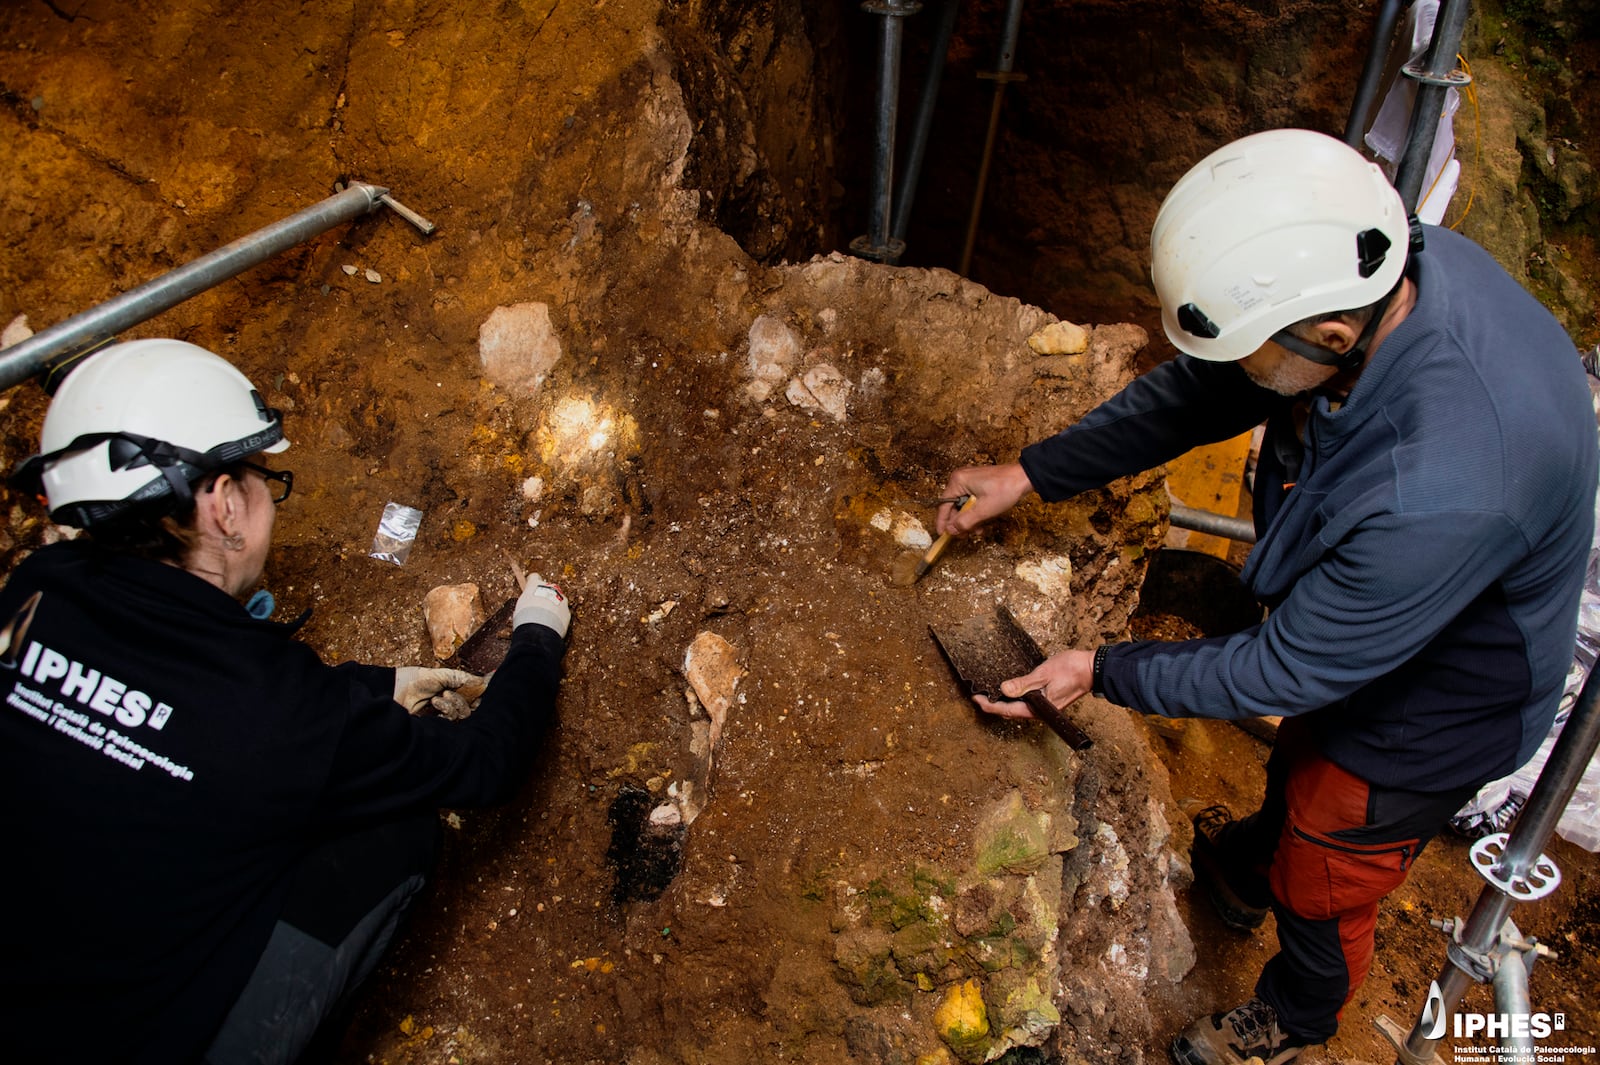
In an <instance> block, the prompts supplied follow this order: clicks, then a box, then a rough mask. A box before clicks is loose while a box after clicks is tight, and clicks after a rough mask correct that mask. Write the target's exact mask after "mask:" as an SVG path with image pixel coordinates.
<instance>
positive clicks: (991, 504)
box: [935, 462, 1033, 536]
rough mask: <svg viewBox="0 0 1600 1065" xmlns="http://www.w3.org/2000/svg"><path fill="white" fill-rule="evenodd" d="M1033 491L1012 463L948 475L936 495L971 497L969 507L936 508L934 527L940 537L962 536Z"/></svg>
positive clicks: (967, 468) (968, 468) (1019, 467)
mask: <svg viewBox="0 0 1600 1065" xmlns="http://www.w3.org/2000/svg"><path fill="white" fill-rule="evenodd" d="M1031 491H1033V482H1032V481H1030V480H1028V474H1027V472H1026V471H1024V470H1023V468H1022V464H1021V463H1019V462H1012V463H1009V464H1007V465H1005V466H965V467H962V468H961V469H959V470H957V471H956V472H954V473H952V474H951V475H950V479H949V480H948V481H946V482H945V486H944V491H943V492H942V493H940V494H941V495H943V496H944V497H945V498H947V499H955V498H957V497H960V496H971V497H972V498H973V504H972V506H970V507H968V508H967V509H966V510H960V509H959V508H957V506H956V505H955V504H954V503H943V504H940V506H939V517H938V521H937V522H936V523H935V528H936V529H937V531H938V533H939V535H940V536H943V535H944V534H946V533H950V534H952V535H955V536H965V535H966V534H967V533H969V532H971V531H972V530H973V529H976V528H977V527H978V526H980V525H982V524H983V523H984V522H986V521H988V520H989V519H990V518H994V517H997V516H999V515H1001V514H1004V513H1005V512H1006V511H1008V510H1010V509H1011V508H1012V507H1014V506H1016V505H1017V500H1019V499H1021V498H1022V497H1023V496H1025V495H1027V494H1028V493H1029V492H1031Z"/></svg>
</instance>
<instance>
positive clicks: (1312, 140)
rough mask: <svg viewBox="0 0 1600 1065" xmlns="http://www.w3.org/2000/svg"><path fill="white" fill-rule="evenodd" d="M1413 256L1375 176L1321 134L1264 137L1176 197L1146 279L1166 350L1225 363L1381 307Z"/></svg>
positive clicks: (1386, 187)
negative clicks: (1303, 326)
mask: <svg viewBox="0 0 1600 1065" xmlns="http://www.w3.org/2000/svg"><path fill="white" fill-rule="evenodd" d="M1410 247H1411V229H1410V225H1409V222H1408V219H1407V216H1406V209H1405V204H1404V202H1403V201H1402V200H1401V199H1400V194H1399V193H1398V192H1396V191H1395V189H1394V187H1393V186H1391V185H1390V184H1389V182H1388V180H1387V179H1386V178H1385V177H1384V176H1383V171H1382V170H1379V169H1378V167H1377V166H1376V165H1374V164H1372V163H1370V162H1368V161H1367V160H1366V159H1365V158H1363V157H1362V155H1361V154H1360V153H1359V152H1357V151H1356V150H1355V149H1354V148H1351V147H1350V146H1349V145H1347V144H1345V143H1344V142H1343V141H1339V140H1335V139H1334V138H1332V137H1329V136H1326V135H1324V134H1321V133H1316V132H1313V131H1311V130H1306V129H1277V130H1268V131H1267V132H1265V133H1256V134H1253V135H1251V136H1248V137H1244V138H1241V139H1240V140H1236V141H1234V142H1233V143H1232V144H1229V145H1227V146H1225V147H1222V148H1219V149H1217V150H1216V151H1214V152H1212V153H1211V154H1210V155H1208V156H1206V157H1205V158H1204V159H1202V160H1201V161H1200V162H1198V163H1196V164H1195V166H1194V167H1193V168H1192V169H1191V170H1190V171H1189V172H1188V173H1187V174H1185V175H1184V176H1183V177H1182V178H1181V179H1179V181H1178V183H1177V184H1176V185H1174V186H1173V187H1172V191H1171V192H1169V193H1168V194H1167V198H1166V200H1164V201H1163V202H1162V204H1161V210H1160V211H1159V212H1157V214H1156V222H1155V226H1154V227H1153V228H1152V230H1151V232H1150V276H1151V280H1152V281H1154V282H1155V289H1156V295H1157V296H1159V297H1160V299H1161V324H1162V326H1163V327H1164V328H1165V329H1166V333H1167V338H1168V339H1169V340H1171V341H1172V343H1173V346H1175V347H1176V348H1177V349H1178V350H1179V351H1183V352H1187V353H1188V354H1190V355H1193V356H1195V357H1196V358H1199V359H1209V360H1212V361H1216V362H1231V361H1233V360H1236V359H1242V358H1244V357H1245V356H1247V355H1249V354H1251V353H1252V352H1254V351H1255V350H1256V349H1258V348H1260V347H1261V345H1262V344H1263V343H1265V342H1266V341H1267V340H1273V339H1277V338H1278V336H1279V334H1282V332H1283V330H1285V329H1286V328H1287V327H1288V326H1291V325H1293V324H1295V323H1296V322H1300V321H1303V320H1305V319H1307V318H1312V317H1315V316H1317V315H1321V314H1331V313H1334V312H1336V311H1347V310H1355V309H1357V308H1361V307H1366V306H1368V305H1370V304H1374V303H1377V302H1378V301H1379V300H1382V299H1383V298H1384V297H1385V296H1387V295H1388V294H1390V293H1391V292H1392V291H1393V290H1394V289H1395V287H1396V286H1397V285H1398V284H1399V283H1400V278H1401V275H1402V273H1403V272H1404V270H1405V264H1406V255H1407V251H1408V249H1409V248H1410ZM1293 340H1294V338H1290V342H1289V343H1287V344H1285V346H1286V347H1290V348H1291V349H1292V350H1295V351H1296V353H1297V354H1306V352H1305V351H1303V350H1301V347H1300V346H1296V345H1295V344H1294V343H1293ZM1302 345H1303V342H1302ZM1317 351H1319V352H1320V351H1321V349H1317ZM1324 354H1326V355H1327V356H1328V357H1327V358H1325V359H1324V358H1318V359H1317V361H1322V362H1329V363H1330V364H1331V363H1332V362H1333V361H1334V360H1335V359H1336V358H1337V356H1334V355H1332V353H1331V352H1328V353H1324ZM1307 357H1314V353H1313V355H1307Z"/></svg>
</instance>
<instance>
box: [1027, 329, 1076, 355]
mask: <svg viewBox="0 0 1600 1065" xmlns="http://www.w3.org/2000/svg"><path fill="white" fill-rule="evenodd" d="M1028 347H1030V348H1032V349H1033V351H1034V353H1035V354H1036V355H1077V354H1080V353H1082V352H1085V351H1088V350H1089V332H1088V330H1086V329H1084V328H1083V326H1081V325H1073V324H1072V323H1071V322H1052V323H1050V324H1049V325H1047V326H1045V327H1044V328H1043V329H1040V330H1037V331H1036V332H1035V333H1034V334H1033V335H1032V336H1030V337H1029V338H1028Z"/></svg>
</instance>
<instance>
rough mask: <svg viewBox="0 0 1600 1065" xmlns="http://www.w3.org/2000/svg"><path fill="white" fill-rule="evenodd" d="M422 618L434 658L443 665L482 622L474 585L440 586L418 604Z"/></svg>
mask: <svg viewBox="0 0 1600 1065" xmlns="http://www.w3.org/2000/svg"><path fill="white" fill-rule="evenodd" d="M422 616H423V619H424V621H425V622H426V623H427V626H428V638H429V639H430V640H431V641H432V643H433V654H434V657H435V658H438V659H439V660H440V661H443V660H444V659H446V658H449V657H450V656H451V655H453V654H455V653H456V650H457V649H458V648H459V647H460V646H461V645H462V644H463V643H464V642H465V641H466V639H467V637H468V636H471V635H472V634H473V633H474V632H476V631H477V630H478V626H479V625H482V624H483V622H484V618H485V614H484V610H483V600H482V597H481V594H480V591H479V588H478V586H477V585H476V584H471V583H468V584H443V585H440V586H439V587H437V588H435V589H433V590H432V591H430V592H429V593H428V594H427V596H426V597H425V598H424V599H423V601H422Z"/></svg>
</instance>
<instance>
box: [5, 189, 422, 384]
mask: <svg viewBox="0 0 1600 1065" xmlns="http://www.w3.org/2000/svg"><path fill="white" fill-rule="evenodd" d="M379 206H387V207H390V208H392V209H394V210H395V211H396V212H397V213H399V214H400V215H401V216H402V217H404V218H405V219H406V220H407V221H408V222H411V224H412V225H415V226H416V227H417V228H418V229H420V230H422V232H424V233H431V232H432V231H433V223H431V222H429V221H428V220H427V219H425V218H422V217H421V216H420V215H417V214H416V213H415V212H414V211H411V210H409V209H407V208H404V207H402V206H401V205H400V204H398V203H396V202H395V201H394V200H393V199H391V198H390V196H389V190H388V189H385V188H379V187H378V186H376V185H368V184H365V183H362V182H352V183H351V185H350V187H349V188H347V189H343V190H342V191H340V192H338V193H336V194H334V195H333V196H330V197H328V198H327V199H325V200H323V201H321V202H320V203H316V204H313V205H312V206H310V207H307V208H306V209H305V210H303V211H298V212H296V213H295V214H292V215H290V216H289V217H288V218H285V219H283V220H282V221H281V222H275V223H273V224H272V225H270V226H267V227H266V228H264V229H258V230H256V231H255V232H253V233H249V234H247V235H245V236H243V237H240V238H239V239H238V240H235V241H234V242H232V243H231V244H227V245H224V246H223V247H221V248H218V249H217V250H216V251H214V252H211V253H210V254H208V255H202V256H201V257H200V258H198V259H196V260H194V261H193V262H191V263H188V264H186V265H184V266H180V267H179V268H178V269H176V270H173V271H171V272H169V273H165V274H162V275H161V276H160V277H158V278H155V279H154V280H151V281H146V282H145V283H144V284H142V285H139V286H138V287H136V288H132V289H129V290H128V291H127V292H124V293H123V294H122V295H120V296H117V297H115V298H113V299H110V300H107V301H106V302H105V303H102V304H100V305H99V306H96V307H92V308H90V309H89V310H87V311H83V312H82V313H80V314H75V315H73V316H72V317H71V318H68V319H66V320H65V321H63V322H59V323H57V324H56V325H53V326H51V327H50V328H48V329H45V330H42V331H40V332H38V333H35V334H34V335H33V336H31V337H29V338H28V339H27V340H24V341H22V342H21V343H18V344H14V345H12V346H11V347H9V348H6V349H5V350H4V351H3V352H0V389H6V388H10V387H12V386H13V385H16V384H20V383H21V382H23V381H26V380H27V379H28V378H30V377H32V376H34V375H35V374H38V373H41V372H43V371H47V370H49V369H50V367H51V365H52V364H54V363H57V362H60V361H62V360H64V359H66V358H69V357H71V356H73V355H75V354H77V353H79V352H82V351H83V350H85V349H86V348H91V347H93V346H94V345H96V344H99V343H100V342H101V341H104V340H106V339H108V338H109V337H113V336H115V335H117V334H118V333H120V332H121V331H122V330H124V329H127V328H128V327H130V326H134V325H138V324H139V323H140V322H143V321H146V320H148V319H150V318H154V317H155V316H156V315H158V314H160V313H161V312H162V311H165V310H168V309H169V308H172V307H175V306H177V305H178V304H180V303H182V302H183V301H184V300H186V299H189V298H190V297H191V296H195V295H197V294H199V293H201V292H204V291H205V290H206V289H209V288H212V287H213V286H215V285H219V284H221V283H222V282H224V281H226V280H228V279H229V278H231V277H235V276H237V275H239V274H242V273H243V272H244V271H246V270H248V269H250V267H252V266H255V265H257V264H259V263H262V262H265V261H266V260H268V259H270V258H272V257H273V256H274V255H277V254H278V253H279V252H282V251H284V250H286V249H288V248H292V247H294V246H295V245H296V244H299V243H301V242H302V241H306V240H309V239H310V238H312V237H314V236H316V235H317V234H319V233H322V232H324V231H326V230H329V229H332V228H333V227H334V226H336V225H339V224H340V223H341V222H348V221H350V220H351V219H353V218H357V217H359V216H361V215H364V214H367V213H369V212H371V211H375V210H377V209H378V207H379Z"/></svg>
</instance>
